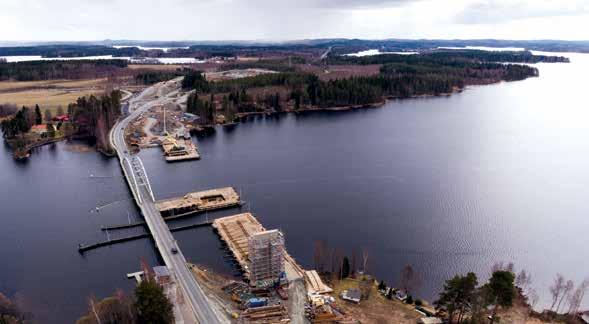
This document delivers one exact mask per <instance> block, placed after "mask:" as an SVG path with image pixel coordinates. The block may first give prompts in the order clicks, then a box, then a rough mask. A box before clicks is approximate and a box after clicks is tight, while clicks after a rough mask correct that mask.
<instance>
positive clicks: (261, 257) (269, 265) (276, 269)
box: [248, 230, 284, 287]
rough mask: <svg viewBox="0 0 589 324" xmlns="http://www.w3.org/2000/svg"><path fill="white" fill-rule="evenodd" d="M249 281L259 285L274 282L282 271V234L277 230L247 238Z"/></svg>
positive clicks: (267, 284)
mask: <svg viewBox="0 0 589 324" xmlns="http://www.w3.org/2000/svg"><path fill="white" fill-rule="evenodd" d="M248 250H249V253H248V255H249V259H250V283H251V284H252V285H255V286H258V287H261V286H269V285H272V284H274V283H276V282H277V281H278V280H279V279H280V276H281V275H283V273H284V236H283V235H282V232H280V231H279V230H270V231H263V232H259V233H256V234H253V235H252V236H251V237H250V238H249V240H248Z"/></svg>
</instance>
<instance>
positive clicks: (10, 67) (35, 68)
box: [0, 60, 127, 81]
mask: <svg viewBox="0 0 589 324" xmlns="http://www.w3.org/2000/svg"><path fill="white" fill-rule="evenodd" d="M126 67H127V61H125V60H79V61H31V62H18V63H0V81H6V80H15V81H40V80H54V79H70V80H76V79H90V78H101V77H106V76H109V75H111V74H112V73H114V72H115V71H118V70H120V69H124V68H126Z"/></svg>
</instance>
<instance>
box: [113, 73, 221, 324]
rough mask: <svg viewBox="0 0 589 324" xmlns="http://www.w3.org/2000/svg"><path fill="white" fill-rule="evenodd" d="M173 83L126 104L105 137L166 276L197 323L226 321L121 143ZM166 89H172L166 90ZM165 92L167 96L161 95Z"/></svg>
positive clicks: (162, 99)
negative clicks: (190, 266)
mask: <svg viewBox="0 0 589 324" xmlns="http://www.w3.org/2000/svg"><path fill="white" fill-rule="evenodd" d="M177 83H178V81H177V80H175V81H168V82H165V83H158V84H156V85H154V86H152V87H150V88H148V89H146V90H144V91H143V92H142V93H141V94H139V95H138V96H137V97H135V98H132V99H130V101H129V103H128V111H129V114H128V115H127V116H126V117H124V118H122V119H121V120H119V122H117V124H115V126H114V127H113V128H112V130H111V132H110V134H109V137H110V141H111V145H112V147H113V148H114V150H115V151H116V153H117V156H118V158H119V163H120V165H121V169H122V170H123V173H124V175H125V179H126V180H127V184H128V185H129V188H130V189H131V192H132V194H133V198H134V199H135V202H136V203H137V206H138V207H139V209H140V210H141V213H142V215H143V217H144V218H145V222H146V224H147V227H148V228H149V231H150V233H151V236H152V237H153V239H154V241H155V245H156V247H157V249H158V251H159V253H160V255H161V257H162V259H163V260H164V263H165V264H166V266H167V267H168V269H169V271H170V273H171V274H172V275H173V277H174V278H175V280H176V282H177V283H178V285H179V287H180V288H181V290H182V293H183V295H184V300H185V301H186V302H187V303H188V304H189V305H190V307H191V309H192V311H193V313H194V315H195V317H196V319H197V321H198V322H199V323H202V324H205V323H207V324H208V323H222V322H228V320H227V319H226V318H225V317H224V316H223V315H220V314H217V313H216V312H215V310H214V309H213V306H212V305H211V304H210V302H209V300H208V298H207V297H206V296H205V294H204V292H203V290H202V288H201V287H200V286H199V284H198V283H197V281H196V279H195V278H194V276H193V274H192V272H191V271H190V269H188V267H187V262H186V259H185V258H184V255H183V254H182V251H181V250H180V247H179V246H178V243H177V241H176V240H175V239H174V237H173V236H172V233H171V231H170V229H169V228H168V226H167V225H166V222H165V221H164V219H163V218H162V216H161V214H160V212H159V211H158V210H157V208H156V207H155V196H154V194H153V190H152V188H151V184H150V182H149V178H148V176H147V172H146V170H145V166H144V165H143V162H142V161H141V158H139V157H138V156H133V155H131V154H130V153H129V150H128V148H127V144H126V143H125V129H126V128H127V126H128V125H129V123H130V122H131V121H132V120H134V119H136V118H137V117H139V115H141V114H143V113H145V112H146V111H147V110H149V109H150V108H151V107H154V106H156V105H161V104H164V103H166V102H169V101H171V100H172V99H171V97H172V95H174V94H175V92H177V91H174V89H177ZM170 84H172V85H170ZM174 87H175V88H174ZM170 89H172V90H171V91H169V90H170ZM166 91H167V93H164V92H166Z"/></svg>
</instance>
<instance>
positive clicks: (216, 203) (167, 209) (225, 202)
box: [155, 187, 242, 218]
mask: <svg viewBox="0 0 589 324" xmlns="http://www.w3.org/2000/svg"><path fill="white" fill-rule="evenodd" d="M241 204H242V201H241V199H240V197H239V194H238V193H237V192H236V191H235V189H234V188H232V187H225V188H219V189H211V190H205V191H198V192H190V193H187V194H186V195H184V196H182V197H177V198H170V199H164V200H160V201H158V202H156V203H155V207H156V208H157V209H158V210H159V212H160V213H161V214H162V216H163V217H165V218H167V217H170V216H177V215H186V214H191V213H198V212H204V211H208V210H215V209H222V208H229V207H236V206H240V205H241Z"/></svg>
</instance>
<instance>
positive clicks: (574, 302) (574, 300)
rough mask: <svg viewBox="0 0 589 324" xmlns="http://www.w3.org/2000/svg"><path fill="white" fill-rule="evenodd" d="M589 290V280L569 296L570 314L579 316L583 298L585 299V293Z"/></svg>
mask: <svg viewBox="0 0 589 324" xmlns="http://www.w3.org/2000/svg"><path fill="white" fill-rule="evenodd" d="M587 289H589V279H585V280H584V281H583V282H582V283H581V284H579V286H577V289H575V291H574V292H573V293H572V294H570V296H569V311H568V313H569V314H571V315H574V314H577V313H578V312H579V308H580V307H581V303H583V298H585V293H586V292H587Z"/></svg>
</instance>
